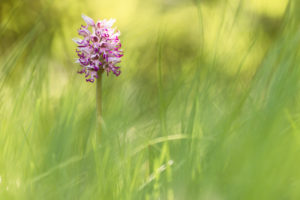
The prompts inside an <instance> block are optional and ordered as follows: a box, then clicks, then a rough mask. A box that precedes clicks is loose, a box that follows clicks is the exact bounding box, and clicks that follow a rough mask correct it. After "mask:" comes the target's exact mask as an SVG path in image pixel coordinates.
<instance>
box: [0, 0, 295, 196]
mask: <svg viewBox="0 0 300 200" xmlns="http://www.w3.org/2000/svg"><path fill="white" fill-rule="evenodd" d="M214 2H215V3H209V2H208V1H203V2H202V1H201V2H193V3H191V2H184V3H182V4H181V3H180V2H176V3H177V4H175V5H173V6H174V7H171V5H169V6H170V8H169V7H168V6H166V5H165V4H159V3H158V2H156V3H157V4H159V6H158V5H156V3H155V2H154V3H153V2H152V3H150V2H148V1H145V2H144V3H141V4H140V5H137V6H138V7H137V10H136V11H135V12H134V14H138V13H139V14H141V13H142V11H141V10H142V9H143V8H144V11H145V12H148V13H147V14H145V15H141V17H140V18H139V19H136V21H135V22H132V24H130V25H128V24H127V25H128V26H125V25H121V28H120V29H121V30H122V28H123V37H122V38H121V39H122V41H123V43H124V48H125V58H124V61H123V63H122V64H123V66H122V67H123V74H122V75H121V76H120V77H119V78H115V77H111V76H110V77H106V76H104V77H103V87H102V88H103V127H102V134H103V137H105V138H106V141H105V143H100V144H99V143H98V142H97V141H96V138H97V137H96V135H97V130H96V126H97V124H96V105H95V98H96V96H95V87H96V85H95V84H94V85H93V84H86V83H85V81H84V80H83V77H80V76H79V75H77V74H76V64H74V63H73V59H72V56H73V54H72V53H71V50H72V48H73V47H74V46H72V45H71V44H70V43H69V41H68V40H71V37H70V38H68V36H69V35H72V34H73V33H72V32H71V31H73V30H71V31H70V30H69V29H70V28H71V26H70V25H66V24H70V23H71V24H72V23H74V24H75V25H76V26H78V25H77V23H78V22H77V20H80V19H79V17H80V14H78V16H75V17H71V16H72V13H71V11H70V13H69V15H68V16H69V18H68V19H61V18H59V16H63V14H62V13H63V12H61V13H60V8H59V6H57V7H58V8H56V7H55V5H56V4H54V6H53V5H52V4H41V5H39V4H37V5H36V6H37V7H38V6H41V8H42V9H37V10H42V11H43V12H44V14H41V13H40V12H37V16H38V18H37V19H38V22H37V23H32V22H31V21H28V22H24V24H25V25H26V24H27V25H28V24H30V23H31V24H30V26H31V28H30V29H28V31H21V32H18V31H16V32H10V33H11V34H14V36H15V38H16V39H15V40H10V37H9V36H8V35H9V34H8V33H9V31H10V30H14V29H13V26H11V27H10V23H8V24H6V23H4V22H6V21H7V20H6V21H5V20H4V22H1V29H2V30H1V31H0V34H3V35H2V36H3V37H5V38H7V41H3V42H2V44H1V53H2V56H1V57H0V61H1V62H0V69H1V72H0V77H1V79H0V88H1V90H0V102H1V104H0V199H51V200H52V199H209V200H211V199H272V200H273V199H299V198H300V192H299V191H300V182H299V181H300V171H299V169H298V168H299V165H300V159H299V156H298V154H299V150H300V135H299V134H300V129H299V125H298V124H299V108H300V107H299V102H298V101H299V86H300V84H299V83H300V82H299V78H300V76H299V75H300V68H299V63H300V56H299V44H300V32H299V30H298V28H297V27H298V26H299V22H298V21H299V20H298V19H299V16H298V12H297V10H298V9H299V3H298V2H297V1H293V0H291V1H290V2H289V4H288V5H287V7H286V9H285V12H284V13H282V14H281V15H280V17H279V19H278V18H276V17H275V18H274V19H273V18H272V17H271V18H270V19H269V18H268V20H270V21H268V22H267V24H266V25H261V24H264V20H265V18H266V17H265V16H261V15H260V14H259V13H252V14H251V13H250V14H249V12H250V11H249V10H247V8H248V7H247V5H248V4H247V2H245V1H228V2H227V1H226V2H225V1H214ZM230 2H231V3H235V4H234V5H237V6H232V4H230ZM131 3H132V4H134V1H132V2H131ZM185 3H186V4H185ZM0 4H1V3H0ZM57 4H58V3H57ZM76 5H77V4H76ZM78 5H79V4H78ZM134 5H135V4H134ZM15 6H16V7H15V9H18V7H17V6H20V5H19V4H16V5H15ZM73 6H74V5H73ZM139 6H140V7H139ZM146 6H153V7H151V9H148V10H147V9H146ZM164 6H165V7H164ZM21 7H22V8H23V9H25V10H26V9H27V10H26V11H30V10H31V9H33V8H30V7H26V6H25V4H24V5H21ZM74 7H75V6H74ZM74 10H76V8H74ZM52 11H53V12H57V13H58V14H57V15H58V16H55V15H50V13H51V12H52ZM85 13H87V12H85ZM216 13H218V14H216ZM47 14H49V18H45V17H44V16H45V15H46V16H47ZM150 14H153V15H151V16H153V20H161V21H162V23H161V24H159V25H158V24H157V23H156V21H155V22H152V23H151V24H147V23H145V24H147V26H146V25H144V26H139V25H141V24H144V22H148V21H147V19H146V17H147V16H148V15H150ZM32 15H36V13H33V14H32ZM212 16H214V17H212ZM8 19H10V20H12V21H14V20H16V19H14V18H8ZM186 19H189V20H190V21H189V23H190V24H186V23H187V22H186ZM64 20H67V21H68V22H69V23H65V22H64ZM273 20H274V21H273ZM177 21H179V22H180V23H178V22H177ZM271 23H274V24H273V26H272V28H273V29H272V31H270V29H269V28H270V27H269V26H271V25H270V24H271ZM25 25H24V27H25V28H23V29H24V30H25V29H26V27H27V26H25ZM58 25H59V26H58ZM28 26H29V25H28ZM76 26H74V27H76ZM148 26H151V28H149V27H148ZM72 27H73V25H72ZM253 27H255V28H253ZM67 29H68V30H67ZM74 32H75V29H74ZM74 35H75V34H74ZM74 35H73V36H74ZM8 42H9V43H8Z"/></svg>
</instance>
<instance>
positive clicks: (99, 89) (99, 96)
mask: <svg viewBox="0 0 300 200" xmlns="http://www.w3.org/2000/svg"><path fill="white" fill-rule="evenodd" d="M102 74H103V72H101V71H98V79H97V80H96V84H97V87H96V109H97V135H96V138H97V143H98V144H99V142H100V140H102V122H103V119H102Z"/></svg>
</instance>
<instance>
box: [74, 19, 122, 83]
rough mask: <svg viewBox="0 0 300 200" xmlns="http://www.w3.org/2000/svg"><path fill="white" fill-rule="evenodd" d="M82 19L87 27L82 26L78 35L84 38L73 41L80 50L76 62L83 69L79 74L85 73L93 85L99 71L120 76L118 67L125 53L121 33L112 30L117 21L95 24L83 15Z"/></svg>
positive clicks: (77, 50) (101, 21)
mask: <svg viewBox="0 0 300 200" xmlns="http://www.w3.org/2000/svg"><path fill="white" fill-rule="evenodd" d="M82 18H83V20H84V21H85V22H86V24H87V25H86V26H84V25H81V28H80V29H79V30H78V34H79V35H80V36H83V39H73V41H74V42H75V43H76V44H77V48H78V49H76V53H77V56H78V59H77V60H76V62H77V63H79V64H80V66H81V67H82V69H81V70H80V71H78V73H80V74H83V73H84V74H85V77H86V81H87V82H91V83H93V82H94V81H95V79H97V78H98V74H97V72H98V71H99V70H101V71H106V72H107V75H109V73H110V72H112V73H113V74H114V75H116V76H119V75H120V73H121V71H120V67H119V66H116V65H117V64H118V63H120V62H121V57H122V56H123V51H122V50H121V47H122V45H121V42H120V39H119V36H120V32H119V31H115V29H114V28H112V25H113V24H114V22H115V20H114V19H110V20H106V19H104V20H100V21H97V23H95V22H94V20H93V19H91V18H90V17H88V16H85V15H82ZM89 28H91V29H92V32H91V31H90V30H89Z"/></svg>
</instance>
